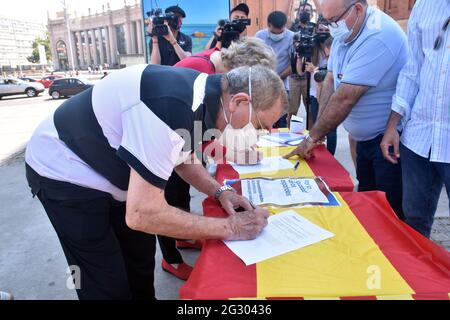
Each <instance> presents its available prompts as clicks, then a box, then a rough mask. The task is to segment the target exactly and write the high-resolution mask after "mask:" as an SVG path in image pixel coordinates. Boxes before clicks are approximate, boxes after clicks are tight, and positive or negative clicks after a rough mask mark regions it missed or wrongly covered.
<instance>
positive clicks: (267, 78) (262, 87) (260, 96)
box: [222, 65, 287, 110]
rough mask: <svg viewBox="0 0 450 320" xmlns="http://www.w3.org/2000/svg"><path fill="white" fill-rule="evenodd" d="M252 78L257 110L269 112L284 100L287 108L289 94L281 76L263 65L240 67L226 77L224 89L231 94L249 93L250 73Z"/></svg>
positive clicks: (253, 97)
mask: <svg viewBox="0 0 450 320" xmlns="http://www.w3.org/2000/svg"><path fill="white" fill-rule="evenodd" d="M250 68H251V77H252V103H253V108H254V109H255V110H267V109H270V108H271V107H272V106H274V105H275V103H276V102H277V100H278V99H280V98H281V99H282V103H283V105H284V107H286V106H287V94H286V89H285V87H284V83H283V81H282V80H281V78H280V76H279V75H278V74H277V73H276V72H275V71H274V70H272V69H269V68H267V67H264V66H261V65H255V66H253V67H239V68H236V69H233V70H231V71H230V72H228V73H227V74H226V75H225V76H224V78H223V79H224V80H225V81H224V82H223V84H222V87H223V89H225V91H227V92H228V93H229V94H231V95H234V94H237V93H249V91H250V90H249V73H250Z"/></svg>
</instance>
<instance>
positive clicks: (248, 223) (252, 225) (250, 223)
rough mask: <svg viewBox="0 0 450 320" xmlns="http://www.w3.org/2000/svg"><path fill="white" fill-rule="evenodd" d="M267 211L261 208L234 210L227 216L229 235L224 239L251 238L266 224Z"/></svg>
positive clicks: (256, 235) (254, 237)
mask: <svg viewBox="0 0 450 320" xmlns="http://www.w3.org/2000/svg"><path fill="white" fill-rule="evenodd" d="M269 216H270V214H269V211H267V210H265V209H261V208H256V209H252V210H251V211H245V212H236V213H235V214H233V215H230V216H229V217H228V223H229V226H230V231H231V232H230V235H229V237H228V238H227V239H225V240H253V239H256V237H258V235H259V234H260V233H261V232H262V230H263V229H264V228H265V227H266V226H267V218H268V217H269Z"/></svg>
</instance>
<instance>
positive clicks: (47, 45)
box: [27, 34, 52, 63]
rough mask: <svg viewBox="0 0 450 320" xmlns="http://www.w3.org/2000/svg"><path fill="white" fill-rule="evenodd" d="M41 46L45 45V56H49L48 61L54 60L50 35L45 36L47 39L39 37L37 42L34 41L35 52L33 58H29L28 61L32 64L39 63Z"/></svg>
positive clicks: (32, 54)
mask: <svg viewBox="0 0 450 320" xmlns="http://www.w3.org/2000/svg"><path fill="white" fill-rule="evenodd" d="M39 45H43V46H44V47H45V55H46V56H47V61H50V60H52V54H51V50H50V39H49V37H48V34H46V35H45V38H41V37H37V38H36V40H34V41H33V52H32V53H31V56H29V57H27V60H28V61H29V62H31V63H39V62H40V61H39V48H38V46H39Z"/></svg>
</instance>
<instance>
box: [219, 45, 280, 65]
mask: <svg viewBox="0 0 450 320" xmlns="http://www.w3.org/2000/svg"><path fill="white" fill-rule="evenodd" d="M221 57H222V61H223V64H224V66H225V68H227V69H228V70H232V69H235V68H238V67H244V66H248V67H250V66H254V65H262V66H264V67H267V68H270V69H273V70H275V68H276V66H277V57H276V55H275V52H274V51H273V49H272V48H271V47H270V46H268V45H267V44H265V43H264V41H262V40H261V39H259V38H256V37H245V38H243V39H242V40H239V41H235V42H232V43H231V45H230V46H229V47H228V48H223V49H222V50H221Z"/></svg>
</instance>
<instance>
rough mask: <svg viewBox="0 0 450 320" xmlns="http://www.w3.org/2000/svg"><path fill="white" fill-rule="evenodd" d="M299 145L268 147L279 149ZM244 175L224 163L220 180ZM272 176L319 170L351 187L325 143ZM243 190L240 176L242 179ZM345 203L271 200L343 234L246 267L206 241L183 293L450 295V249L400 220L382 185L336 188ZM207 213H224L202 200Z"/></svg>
mask: <svg viewBox="0 0 450 320" xmlns="http://www.w3.org/2000/svg"><path fill="white" fill-rule="evenodd" d="M291 150H292V148H265V149H263V151H264V156H266V157H267V156H278V155H284V154H287V153H288V152H290V151H291ZM260 176H261V174H258V173H254V174H247V175H242V176H239V175H238V173H237V172H236V171H234V170H233V168H232V167H231V166H229V165H219V167H218V170H217V173H216V179H217V180H218V181H219V182H220V183H223V181H224V180H225V179H238V178H255V177H260ZM264 176H265V177H271V178H277V177H289V176H290V177H313V176H320V177H321V178H322V179H323V180H324V181H325V182H326V183H327V184H328V185H329V187H330V189H331V190H333V191H352V190H353V183H352V181H351V178H350V176H349V174H348V173H347V171H345V169H344V168H343V167H342V166H341V165H340V164H339V163H338V162H337V161H336V159H334V157H332V156H331V154H330V153H328V151H327V150H326V149H325V148H324V147H319V148H317V149H316V150H315V157H314V158H313V159H311V160H308V161H304V160H302V162H301V165H300V166H299V168H298V170H297V171H295V172H294V170H292V169H289V170H284V171H278V172H274V173H272V174H267V173H264ZM235 187H236V189H237V190H238V191H239V189H240V183H237V184H236V185H235ZM335 195H336V197H337V198H338V200H339V201H340V203H341V206H338V207H330V206H319V207H302V208H295V209H292V208H276V207H271V208H270V211H271V213H272V214H276V213H279V212H282V211H285V210H295V211H296V212H297V213H298V214H299V215H302V216H303V217H305V218H306V219H308V220H310V221H311V222H313V223H315V224H317V225H318V226H319V227H322V228H324V229H326V230H328V231H330V232H332V233H334V234H335V235H336V236H335V237H333V238H331V239H328V240H325V241H323V242H320V243H317V244H314V245H311V246H309V247H305V248H302V249H299V250H296V251H293V252H290V253H287V254H284V255H282V256H278V257H275V258H272V259H269V260H266V261H263V262H260V263H257V264H254V265H250V266H248V267H247V266H245V264H244V262H242V261H241V260H240V259H239V258H238V257H237V256H236V255H234V253H233V252H232V251H231V250H229V249H228V248H227V247H226V246H225V244H224V243H223V242H221V241H217V240H210V241H206V243H205V244H204V246H203V249H202V252H201V254H200V256H199V259H198V260H197V263H196V265H195V268H194V270H193V272H192V274H191V276H190V278H189V280H188V281H187V282H186V284H185V285H184V286H183V287H182V288H181V289H180V297H181V298H182V299H233V298H240V299H243V298H251V299H256V298H261V299H446V300H448V299H450V253H449V252H448V251H446V250H445V249H443V248H441V247H439V246H438V245H436V244H434V243H433V242H431V241H430V240H428V239H426V238H424V237H423V236H422V235H420V234H419V233H417V232H416V231H414V230H413V229H411V228H410V227H409V226H408V225H406V224H404V223H403V222H402V221H400V220H399V219H398V218H397V216H396V215H395V213H394V211H393V210H392V209H391V207H390V206H389V203H388V202H387V200H386V197H385V194H384V193H381V192H366V193H352V192H343V193H340V194H338V193H335ZM203 211H204V214H205V215H207V216H212V217H225V216H226V213H225V212H224V211H223V210H222V209H221V208H220V207H219V205H218V204H217V202H216V201H215V200H213V199H211V198H208V199H206V200H205V201H204V203H203Z"/></svg>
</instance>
